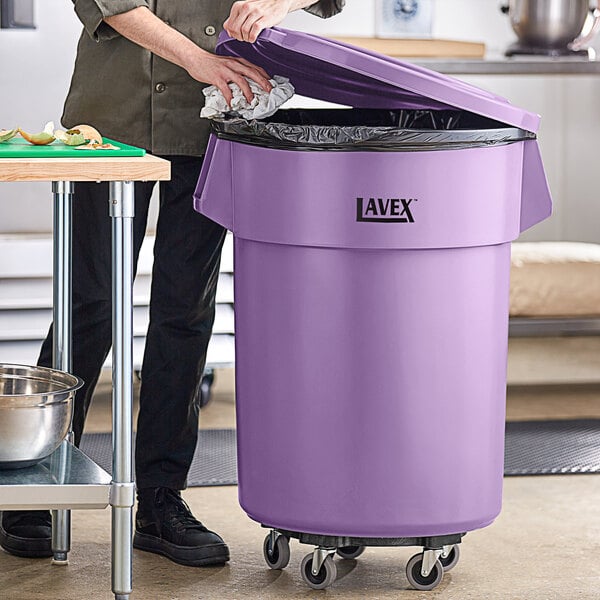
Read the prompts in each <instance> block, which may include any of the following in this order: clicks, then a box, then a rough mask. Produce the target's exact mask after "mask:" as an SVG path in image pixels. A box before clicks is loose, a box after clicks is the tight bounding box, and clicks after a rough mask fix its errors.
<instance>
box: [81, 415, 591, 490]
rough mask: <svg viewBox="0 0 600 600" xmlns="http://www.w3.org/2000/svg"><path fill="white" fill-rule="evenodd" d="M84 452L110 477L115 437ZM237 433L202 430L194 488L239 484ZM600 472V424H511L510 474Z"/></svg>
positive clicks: (93, 436)
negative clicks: (113, 439) (112, 444)
mask: <svg viewBox="0 0 600 600" xmlns="http://www.w3.org/2000/svg"><path fill="white" fill-rule="evenodd" d="M81 449H82V450H83V451H84V452H85V453H86V454H87V455H88V456H89V457H90V458H92V460H94V461H95V462H96V463H97V464H99V465H100V466H101V467H102V468H103V469H104V470H105V471H107V472H108V473H110V472H111V467H112V449H111V436H110V433H89V434H85V435H84V436H83V439H82V441H81ZM236 462H237V461H236V438H235V430H234V429H202V430H200V435H199V438H198V446H197V447H196V453H195V454H194V460H193V462H192V467H191V469H190V473H189V477H188V486H189V487H203V486H214V485H236V484H237V464H236ZM570 473H574V474H579V473H600V419H581V420H572V421H522V422H511V423H507V424H506V451H505V460H504V474H505V475H562V474H570Z"/></svg>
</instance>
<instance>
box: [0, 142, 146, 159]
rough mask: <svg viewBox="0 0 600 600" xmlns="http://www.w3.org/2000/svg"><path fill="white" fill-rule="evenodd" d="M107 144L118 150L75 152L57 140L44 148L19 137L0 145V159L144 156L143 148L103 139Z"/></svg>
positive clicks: (71, 147)
mask: <svg viewBox="0 0 600 600" xmlns="http://www.w3.org/2000/svg"><path fill="white" fill-rule="evenodd" d="M104 141H105V142H106V143H108V144H113V145H114V146H117V147H118V150H76V149H75V148H73V146H67V145H66V144H63V143H62V142H59V141H58V140H56V141H54V142H52V143H51V144H48V145H46V146H34V145H33V144H30V143H29V142H28V141H27V140H24V139H23V138H21V137H15V138H13V139H12V140H9V141H8V142H2V143H0V158H86V157H87V158H92V157H94V158H101V157H114V156H144V155H145V154H146V151H145V150H144V149H143V148H136V147H135V146H128V145H127V144H122V143H121V142H115V141H114V140H109V139H108V138H104Z"/></svg>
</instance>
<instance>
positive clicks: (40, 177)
mask: <svg viewBox="0 0 600 600" xmlns="http://www.w3.org/2000/svg"><path fill="white" fill-rule="evenodd" d="M169 178H170V163H169V162H168V161H166V160H163V159H160V158H157V157H155V156H150V155H146V156H144V157H136V158H108V157H107V158H101V157H88V156H86V157H82V158H74V159H69V158H35V159H17V158H15V159H12V158H4V159H0V182H3V181H6V182H13V181H51V182H52V192H53V197H54V226H53V229H54V234H53V247H54V267H53V273H54V275H53V296H54V298H53V307H54V308H53V319H54V347H53V366H54V367H55V368H56V369H60V370H61V371H67V372H69V371H70V370H71V203H72V197H73V182H75V181H110V182H111V185H110V199H109V208H108V210H109V213H110V216H111V220H112V304H113V309H112V314H113V317H112V319H113V351H112V352H113V354H112V364H113V396H112V398H113V400H112V402H113V469H112V471H113V475H112V480H111V477H110V476H109V475H108V474H107V473H105V472H104V471H103V470H102V469H100V468H99V467H98V466H97V465H96V464H95V463H93V462H92V461H91V460H90V459H89V458H87V457H86V456H85V455H84V454H83V453H82V452H80V451H79V450H78V449H77V448H76V447H75V446H73V445H72V444H71V442H70V441H69V440H65V441H64V442H63V443H62V445H61V446H60V447H59V448H58V450H56V452H54V454H52V455H51V456H50V457H48V458H47V459H46V460H44V461H42V462H41V463H39V464H38V465H36V466H35V467H32V468H29V469H25V470H15V471H0V510H11V509H41V508H46V509H52V510H53V514H52V522H53V523H52V550H53V553H54V560H53V562H54V563H57V564H66V563H67V555H68V552H69V550H70V532H71V526H70V525H71V524H70V512H69V509H73V508H77V509H81V508H88V509H92V508H105V507H107V506H108V505H109V504H110V505H111V507H112V591H113V592H114V594H115V598H116V600H127V599H128V598H129V594H130V593H131V591H132V508H133V504H134V499H135V487H134V483H133V454H132V425H133V422H132V397H133V383H132V375H133V364H132V361H133V357H132V283H133V266H132V265H133V261H132V250H133V246H132V243H133V216H134V194H133V191H134V182H135V181H163V180H168V179H169Z"/></svg>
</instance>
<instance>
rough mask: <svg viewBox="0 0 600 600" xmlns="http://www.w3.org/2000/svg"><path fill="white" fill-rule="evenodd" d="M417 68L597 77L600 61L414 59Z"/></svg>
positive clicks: (563, 59) (499, 73) (565, 59)
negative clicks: (418, 66)
mask: <svg viewBox="0 0 600 600" xmlns="http://www.w3.org/2000/svg"><path fill="white" fill-rule="evenodd" d="M410 62H414V63H415V64H417V65H420V66H422V67H426V68H427V69H432V70H433V71H438V72H439V73H446V74H448V75H600V60H589V59H585V60H584V59H581V58H578V57H573V58H570V57H567V58H547V57H531V56H527V57H524V56H521V57H514V58H505V57H503V56H499V55H498V56H490V57H489V58H486V59H484V60H472V59H460V58H458V59H417V60H415V61H410Z"/></svg>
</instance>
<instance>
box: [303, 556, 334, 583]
mask: <svg viewBox="0 0 600 600" xmlns="http://www.w3.org/2000/svg"><path fill="white" fill-rule="evenodd" d="M312 564H313V555H312V553H311V554H307V555H306V556H305V557H304V559H303V560H302V566H301V567H300V570H301V574H302V579H303V580H304V583H306V585H308V587H311V588H312V589H313V590H324V589H325V588H328V587H329V586H330V585H331V584H332V583H333V582H334V581H335V579H336V577H337V568H336V566H335V563H334V562H333V558H332V557H331V556H328V557H327V558H326V559H325V562H324V563H323V566H322V567H321V570H320V571H319V572H318V574H317V575H313V572H312Z"/></svg>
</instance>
